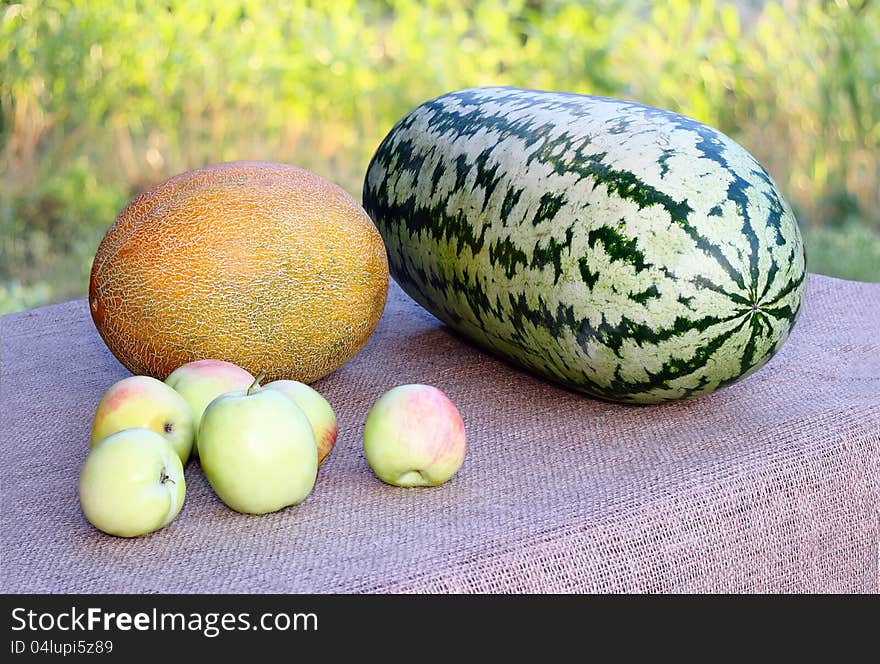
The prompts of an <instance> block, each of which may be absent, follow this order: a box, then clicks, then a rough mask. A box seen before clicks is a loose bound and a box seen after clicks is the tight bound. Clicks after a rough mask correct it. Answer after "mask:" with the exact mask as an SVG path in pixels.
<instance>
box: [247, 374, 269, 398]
mask: <svg viewBox="0 0 880 664" xmlns="http://www.w3.org/2000/svg"><path fill="white" fill-rule="evenodd" d="M265 377H266V372H265V371H261V372H260V373H259V374H258V375H257V377H256V378H255V379H254V382H253V383H252V384H251V386H250V387H249V388H248V391H247V395H248V396H251V395H252V394H253V393H254V390H255V389H257V388H258V387H259V386H260V383H261V382H262V381H263V379H264V378H265Z"/></svg>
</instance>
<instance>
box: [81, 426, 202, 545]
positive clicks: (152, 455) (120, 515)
mask: <svg viewBox="0 0 880 664" xmlns="http://www.w3.org/2000/svg"><path fill="white" fill-rule="evenodd" d="M185 497H186V480H185V479H184V476H183V464H182V463H181V462H180V457H179V456H178V454H177V451H176V450H175V449H174V448H173V447H172V445H171V443H169V442H168V441H167V440H166V439H165V438H163V437H162V436H160V435H159V434H158V433H156V432H155V431H153V430H152V429H145V428H135V429H124V430H122V431H118V432H116V433H114V434H111V435H109V436H107V437H106V438H104V439H102V440H100V441H98V442H97V443H96V444H95V446H94V447H93V448H92V449H91V451H90V452H89V455H88V456H87V457H86V461H85V463H84V464H83V467H82V472H81V473H80V476H79V500H80V505H81V506H82V511H83V514H84V515H85V517H86V519H88V520H89V523H91V524H92V525H93V526H94V527H95V528H97V529H98V530H101V531H103V532H105V533H107V534H109V535H117V536H119V537H138V536H139V535H146V534H147V533H151V532H153V531H155V530H159V529H160V528H164V527H165V526H167V525H168V524H169V523H171V522H172V521H173V520H174V518H175V517H176V516H177V515H178V514H179V513H180V509H181V508H182V507H183V501H184V498H185Z"/></svg>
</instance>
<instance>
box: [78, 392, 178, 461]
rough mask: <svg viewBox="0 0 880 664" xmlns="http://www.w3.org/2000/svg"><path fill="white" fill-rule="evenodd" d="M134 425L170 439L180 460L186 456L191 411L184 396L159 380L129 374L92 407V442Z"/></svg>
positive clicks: (92, 443)
mask: <svg viewBox="0 0 880 664" xmlns="http://www.w3.org/2000/svg"><path fill="white" fill-rule="evenodd" d="M135 427H144V428H146V429H152V430H153V431H155V432H156V433H158V434H160V435H161V436H162V437H163V438H165V440H167V441H168V442H169V443H171V446H172V447H173V448H174V451H175V452H177V456H178V457H180V461H181V463H184V464H185V463H186V461H187V459H189V455H190V451H191V450H192V446H193V438H194V436H195V425H194V423H193V416H192V411H190V407H189V404H188V403H187V402H186V400H185V399H184V398H183V397H182V396H180V395H179V394H178V393H177V392H175V391H174V390H173V389H171V388H170V387H168V385H166V384H165V383H163V382H162V381H161V380H156V379H155V378H151V377H150V376H129V377H128V378H123V379H122V380H120V381H118V382H116V383H114V384H113V385H111V386H110V389H108V390H107V392H106V393H105V394H104V396H103V397H102V398H101V401H100V402H99V403H98V408H97V409H96V411H95V417H94V419H93V420H92V437H91V445H92V446H94V445H95V444H96V443H97V442H98V441H99V440H103V439H104V438H106V437H107V436H109V435H110V434H112V433H116V432H117V431H122V430H123V429H131V428H135Z"/></svg>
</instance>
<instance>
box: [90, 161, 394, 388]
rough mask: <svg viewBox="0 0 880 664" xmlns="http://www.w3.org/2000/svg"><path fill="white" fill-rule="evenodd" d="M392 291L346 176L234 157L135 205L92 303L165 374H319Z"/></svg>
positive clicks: (118, 342) (147, 368)
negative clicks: (210, 367) (183, 368)
mask: <svg viewBox="0 0 880 664" xmlns="http://www.w3.org/2000/svg"><path fill="white" fill-rule="evenodd" d="M387 292H388V262H387V258H386V253H385V246H384V244H383V242H382V238H381V237H380V235H379V233H378V231H377V230H376V228H375V226H374V225H373V223H372V221H371V220H370V218H369V217H368V216H367V215H366V213H365V212H364V210H363V209H362V208H361V207H360V205H359V204H358V203H357V202H356V201H355V200H354V199H353V198H352V197H351V196H350V195H349V194H347V193H346V192H345V191H344V190H343V189H342V188H341V187H339V186H337V185H335V184H333V183H332V182H329V181H328V180H326V179H324V178H322V177H320V176H318V175H316V174H314V173H311V172H309V171H306V170H303V169H301V168H296V167H294V166H289V165H285V164H274V163H266V162H231V163H225V164H217V165H213V166H208V167H205V168H199V169H196V170H193V171H189V172H187V173H183V174H180V175H177V176H175V177H173V178H171V179H170V180H167V181H166V182H163V183H161V184H159V185H157V186H155V187H153V188H152V189H150V190H149V191H147V192H145V193H144V194H142V195H140V196H138V197H137V198H135V199H134V200H133V201H132V202H131V203H129V205H128V206H127V207H126V208H125V209H124V210H123V211H122V212H121V213H120V214H119V216H118V217H117V218H116V221H115V222H114V223H113V225H112V226H111V227H110V228H109V230H108V231H107V233H106V235H105V236H104V239H103V240H102V241H101V244H100V246H99V247H98V251H97V254H96V255H95V260H94V264H93V266H92V273H91V281H90V286H89V305H90V309H91V313H92V318H93V320H94V322H95V326H96V327H97V329H98V332H99V333H100V335H101V337H102V338H103V339H104V341H105V343H106V344H107V346H108V348H109V349H110V351H111V352H112V353H113V354H114V355H115V356H116V357H117V358H118V359H119V361H120V362H122V364H123V365H125V366H126V367H127V368H128V369H129V370H130V371H131V372H132V373H135V374H144V375H149V376H154V377H156V378H159V379H164V378H165V377H166V376H167V375H168V374H169V373H171V372H172V371H173V370H174V369H176V368H177V367H179V366H180V365H182V364H184V363H186V362H189V361H191V360H198V359H203V358H215V359H221V360H226V361H227V362H233V363H234V364H237V365H239V366H241V367H243V368H245V369H247V370H248V371H250V372H251V373H253V374H257V373H258V372H260V371H265V372H266V373H267V378H268V379H269V380H274V379H282V378H286V379H292V380H299V381H301V382H304V383H310V382H313V381H315V380H317V379H318V378H321V377H322V376H325V375H327V374H328V373H330V372H332V371H333V370H335V369H336V368H338V367H339V366H341V365H342V364H343V363H345V362H346V361H348V360H349V359H350V358H351V357H353V356H354V355H355V353H357V352H358V350H359V349H360V348H361V347H362V346H363V344H364V343H365V342H366V341H367V339H368V338H369V337H370V335H371V334H372V333H373V330H374V329H375V327H376V324H377V323H378V321H379V317H380V316H381V314H382V310H383V309H384V306H385V298H386V295H387Z"/></svg>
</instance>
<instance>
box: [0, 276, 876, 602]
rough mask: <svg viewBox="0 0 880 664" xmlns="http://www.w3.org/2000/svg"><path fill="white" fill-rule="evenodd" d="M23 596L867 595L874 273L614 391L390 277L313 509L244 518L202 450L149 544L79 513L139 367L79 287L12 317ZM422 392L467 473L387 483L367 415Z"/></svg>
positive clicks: (819, 288) (340, 389)
mask: <svg viewBox="0 0 880 664" xmlns="http://www.w3.org/2000/svg"><path fill="white" fill-rule="evenodd" d="M0 325H2V328H0V334H2V367H0V371H2V374H0V404H2V405H0V468H2V499H3V506H2V510H0V514H2V516H0V518H2V542H0V575H2V584H0V585H2V588H0V590H2V591H3V592H9V593H23V592H34V593H55V592H66V593H107V592H116V593H264V592H267V593H268V592H271V593H458V592H466V593H520V592H535V593H558V592H564V593H581V592H591V593H605V592H627V593H642V592H652V593H653V592H668V593H690V592H713V593H744V592H763V593H790V592H791V593H794V592H799V593H803V592H810V593H813V592H823V593H827V592H834V593H851V592H858V593H871V592H877V591H878V590H880V580H878V551H880V549H878V547H880V514H878V505H880V284H867V283H857V282H850V281H843V280H839V279H833V278H829V277H823V276H817V275H810V276H809V281H808V287H807V293H806V300H805V304H804V309H803V311H802V313H801V315H800V318H799V320H798V322H797V324H796V326H795V328H794V330H793V332H792V335H791V337H790V339H789V340H788V341H787V342H786V343H785V344H784V345H783V347H782V349H781V350H780V352H779V353H778V354H777V355H776V356H775V357H774V358H773V359H772V360H771V361H770V362H769V363H768V364H767V365H766V366H765V367H764V368H763V369H761V370H760V371H758V372H757V373H755V374H754V375H752V376H750V377H749V378H746V379H744V380H742V381H740V382H738V383H736V384H734V385H732V386H730V387H727V388H725V389H722V390H720V391H718V392H715V393H713V394H710V395H707V396H704V397H700V398H697V399H693V400H689V401H684V402H677V403H670V404H664V405H658V406H626V405H618V404H613V403H607V402H603V401H599V400H596V399H592V398H590V397H587V396H584V395H581V394H578V393H575V392H572V391H569V390H566V389H563V388H561V387H558V386H556V385H553V384H551V383H549V382H546V381H544V380H542V379H540V378H537V377H535V376H532V375H530V374H528V373H525V372H523V371H521V370H519V369H517V368H515V367H513V366H511V365H508V364H506V363H505V362H503V361H500V360H498V359H496V358H494V357H492V356H490V355H487V354H485V353H484V352H482V351H480V350H478V349H477V348H476V347H474V346H472V345H469V344H468V343H466V342H465V341H463V340H462V339H461V338H460V337H458V336H456V335H455V334H453V333H452V332H451V331H450V330H449V328H447V327H446V326H444V325H443V324H441V323H440V322H439V321H438V320H437V319H435V318H434V317H432V316H431V315H430V314H428V313H427V312H426V311H424V310H423V309H422V308H420V307H419V306H418V305H416V304H415V303H414V302H413V301H412V300H411V299H409V298H408V297H407V296H406V295H405V294H404V293H403V292H402V291H401V290H400V289H399V288H398V287H397V286H396V285H394V284H392V285H391V287H390V290H389V296H388V303H387V307H386V310H385V313H384V315H383V317H382V319H381V321H380V323H379V326H378V328H377V329H376V332H375V334H374V335H373V337H372V338H371V339H370V340H369V342H368V343H367V344H366V345H365V346H364V348H363V349H362V350H361V352H360V353H358V354H357V355H356V356H355V357H354V358H353V359H352V360H350V361H349V362H347V363H346V364H345V365H343V366H342V367H341V368H339V369H338V370H337V371H335V372H334V373H332V374H331V375H329V376H327V377H326V378H324V379H322V380H320V381H318V382H317V383H315V384H314V387H315V388H316V389H318V390H319V391H320V392H321V393H322V394H323V395H324V396H325V397H326V398H327V399H328V400H329V402H330V403H331V404H332V405H333V407H334V409H335V411H336V414H337V418H338V421H339V439H338V442H337V444H336V447H335V449H334V450H333V452H332V454H331V455H330V457H329V458H328V460H327V462H326V463H325V464H324V465H323V466H321V468H320V469H319V472H318V479H317V483H316V485H315V488H314V490H313V492H312V493H311V495H310V496H309V497H308V498H307V499H306V501H305V502H303V503H302V504H301V505H299V506H295V507H291V508H288V509H285V510H283V511H280V512H276V513H273V514H269V515H265V516H247V515H242V514H238V513H236V512H233V511H231V510H230V509H228V508H226V507H225V506H224V505H223V504H222V503H221V502H220V500H219V499H218V498H217V497H216V496H215V495H214V494H213V492H212V491H211V489H210V486H209V485H208V483H207V481H206V480H205V478H204V476H203V475H202V473H201V470H200V468H199V465H198V462H197V461H196V460H193V461H190V463H189V464H188V466H187V468H186V481H187V496H186V502H185V504H184V507H183V510H182V512H181V513H180V515H179V516H178V518H177V519H176V520H175V521H173V522H172V523H171V524H170V525H169V526H167V527H166V528H164V529H162V530H160V531H158V532H156V533H153V534H151V535H148V536H145V537H140V538H136V539H120V538H116V537H110V536H107V535H104V534H102V533H100V532H99V531H97V530H95V529H94V528H93V527H92V526H91V525H90V524H89V523H88V522H87V521H86V519H85V518H84V517H83V515H82V513H81V511H80V507H79V501H78V497H77V481H78V477H79V472H80V468H81V467H82V463H83V460H84V458H85V456H86V454H87V452H88V449H89V435H90V427H91V421H92V416H93V414H94V410H95V407H96V405H97V403H98V401H99V400H100V398H101V396H102V395H103V393H104V392H105V391H106V390H107V388H108V387H109V386H110V385H111V384H112V383H113V382H115V381H117V380H119V379H121V378H123V377H125V376H128V375H130V374H129V373H128V371H127V370H126V369H125V368H124V367H123V366H122V365H121V364H119V362H117V360H116V359H115V358H114V357H113V355H111V354H110V352H109V351H108V350H107V348H106V347H105V346H104V344H103V342H102V341H101V338H100V337H99V335H98V332H97V331H96V329H95V327H94V325H93V323H92V321H91V318H90V316H89V311H88V305H87V302H86V300H85V299H81V300H75V301H71V302H66V303H63V304H57V305H52V306H47V307H41V308H38V309H33V310H30V311H25V312H21V313H15V314H10V315H7V316H4V317H3V318H2V323H0ZM404 383H427V384H431V385H435V386H437V387H439V388H440V389H442V390H443V391H444V392H446V393H447V394H448V395H449V397H450V398H451V399H452V400H453V402H454V403H455V404H456V405H457V406H458V407H459V409H460V411H461V414H462V417H463V418H464V421H465V426H466V432H467V441H468V450H467V458H466V460H465V462H464V465H463V466H462V468H461V470H460V471H459V473H458V474H457V475H456V476H455V477H454V478H453V479H452V480H451V481H449V482H448V483H446V484H444V485H442V486H439V487H436V488H418V489H402V488H397V487H392V486H389V485H386V484H383V483H382V482H380V481H379V480H378V479H376V477H375V476H374V475H373V474H372V473H371V471H370V469H369V467H368V465H367V463H366V460H365V458H364V455H363V449H362V438H361V436H362V432H363V425H364V419H365V417H366V414H367V412H368V410H369V408H370V406H371V405H372V404H373V403H374V401H375V400H376V399H377V398H378V397H379V396H380V395H381V394H382V393H383V392H384V391H386V390H388V389H389V388H391V387H393V386H395V385H400V384H404Z"/></svg>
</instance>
